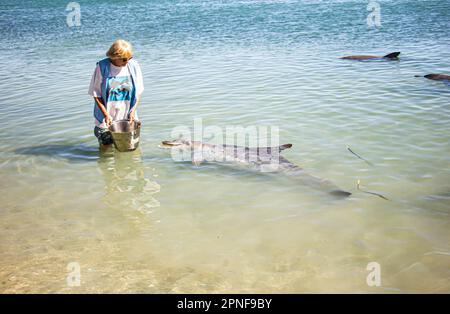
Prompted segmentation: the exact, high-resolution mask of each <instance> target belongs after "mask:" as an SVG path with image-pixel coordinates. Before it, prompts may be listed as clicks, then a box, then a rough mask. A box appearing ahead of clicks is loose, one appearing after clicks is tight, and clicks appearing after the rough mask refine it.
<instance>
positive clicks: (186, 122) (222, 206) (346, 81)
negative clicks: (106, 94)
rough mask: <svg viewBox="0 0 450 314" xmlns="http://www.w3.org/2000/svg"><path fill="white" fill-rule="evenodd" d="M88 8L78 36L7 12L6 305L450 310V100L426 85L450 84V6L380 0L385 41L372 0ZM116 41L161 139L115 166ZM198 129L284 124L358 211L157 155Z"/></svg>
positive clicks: (289, 153) (57, 24)
mask: <svg viewBox="0 0 450 314" xmlns="http://www.w3.org/2000/svg"><path fill="white" fill-rule="evenodd" d="M79 3H80V6H81V14H82V15H81V26H80V27H74V28H70V27H68V26H67V24H66V14H67V12H65V7H66V5H67V2H64V1H19V2H15V3H14V4H9V3H8V4H6V3H5V1H0V26H1V29H2V30H3V32H2V33H3V34H2V37H1V39H0V41H1V44H2V48H3V50H2V51H3V55H2V58H1V59H0V74H1V75H2V76H3V77H4V87H5V88H4V91H5V95H4V96H3V97H2V99H1V100H0V114H1V117H2V119H3V123H2V124H1V125H0V149H1V155H0V169H1V179H0V186H1V189H2V193H1V195H0V217H1V218H0V224H1V225H0V291H2V292H333V291H337V292H417V291H420V292H449V290H450V277H449V273H448V271H449V266H450V257H449V255H450V246H449V241H448V239H449V238H450V231H449V222H450V218H449V211H450V181H449V175H450V169H449V162H450V157H449V156H450V154H449V153H450V143H449V138H450V129H449V125H450V124H449V123H450V106H449V97H450V86H448V85H446V84H444V83H442V82H434V81H429V80H426V79H424V78H416V77H414V75H416V74H427V73H447V74H448V73H450V64H449V62H448V60H450V49H449V48H450V2H448V1H379V3H380V5H381V14H382V15H381V23H382V25H381V27H380V28H379V29H373V28H368V27H367V24H366V16H367V14H368V13H369V12H368V11H367V10H366V6H367V1H344V0H343V1H260V2H251V1H214V2H213V1H151V2H145V1H136V2H133V3H129V2H126V1H114V2H110V1H108V2H106V1H96V2H87V1H79ZM99 12H102V15H99ZM117 37H123V38H125V39H127V40H129V41H131V42H132V43H133V44H134V46H135V50H136V53H135V57H136V59H137V60H138V61H139V62H140V64H141V67H142V69H143V73H144V83H145V87H146V90H145V94H144V98H143V100H142V104H141V107H140V108H139V114H140V117H141V120H142V123H143V130H142V133H141V135H142V140H141V147H140V149H139V150H137V151H135V152H133V153H117V152H114V153H113V154H111V153H109V154H106V155H102V156H100V154H99V153H98V149H97V142H96V139H95V138H94V136H93V132H92V129H93V118H92V106H93V104H92V101H91V99H90V98H89V96H87V89H88V85H89V80H90V76H91V74H92V71H93V69H94V66H95V62H96V61H98V60H99V59H101V58H102V57H103V56H104V53H105V52H106V50H107V48H108V47H109V45H110V44H111V42H112V41H113V40H114V39H116V38H117ZM392 51H401V52H402V54H401V55H400V57H401V58H400V61H398V62H380V61H371V62H351V61H346V60H340V59H339V57H341V56H344V55H350V54H374V55H383V54H387V53H389V52H392ZM194 119H202V122H203V125H204V126H205V127H206V126H216V127H219V128H222V129H224V130H225V128H226V127H228V126H242V127H248V126H267V125H271V126H277V127H279V130H280V142H282V143H292V144H293V147H292V148H291V149H290V150H286V151H284V152H283V156H285V157H286V158H288V159H289V160H290V161H292V162H294V163H297V164H299V165H301V166H302V167H303V168H304V169H305V170H306V171H307V172H308V173H311V174H313V175H316V176H319V177H323V178H327V179H330V180H331V181H333V182H334V183H336V184H337V185H339V186H340V187H341V188H343V189H346V190H349V191H351V192H353V195H352V196H351V197H350V198H349V199H346V200H336V199H333V198H332V197H330V196H328V195H326V194H324V193H321V192H320V191H316V190H313V189H310V188H307V187H305V186H303V185H301V184H299V183H298V182H295V181H292V180H289V179H287V178H284V177H283V176H282V175H280V176H276V175H266V174H258V173H254V172H251V171H246V170H245V169H242V168H241V167H239V168H232V167H224V166H222V165H218V164H214V163H209V164H208V163H205V164H202V165H200V166H199V167H195V166H192V165H190V164H189V163H176V162H174V161H173V160H172V159H171V156H170V152H168V151H166V150H162V149H160V148H158V144H159V143H160V141H161V140H165V139H168V138H170V137H171V131H172V130H173V129H174V128H175V127H177V126H187V127H192V126H193V124H194ZM347 146H349V147H350V148H351V149H353V150H354V151H355V152H357V153H358V154H360V155H361V156H363V157H364V158H366V159H367V160H369V161H370V162H371V163H373V165H374V166H370V165H368V164H367V163H365V162H364V161H362V160H360V159H358V158H356V157H355V156H354V155H352V154H350V153H349V152H348V150H347V149H346V148H347ZM358 179H359V180H361V182H362V184H363V185H364V188H365V189H366V190H369V191H376V192H378V193H381V194H383V195H385V196H386V197H387V198H389V200H390V201H385V200H383V199H381V198H379V197H376V196H374V195H370V194H366V193H362V192H359V191H357V190H356V182H357V180H358ZM373 261H375V262H377V263H379V264H380V266H381V274H382V285H381V287H369V286H368V285H367V284H366V276H367V275H368V274H369V271H367V270H366V266H367V264H368V263H370V262H373ZM70 262H76V263H79V265H80V269H81V286H79V287H70V286H68V285H67V283H66V277H67V275H68V271H67V269H66V266H67V264H68V263H70Z"/></svg>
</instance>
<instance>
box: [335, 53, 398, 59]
mask: <svg viewBox="0 0 450 314" xmlns="http://www.w3.org/2000/svg"><path fill="white" fill-rule="evenodd" d="M399 54H400V51H398V52H391V53H390V54H387V55H385V56H367V55H356V56H346V57H342V58H341V59H345V60H359V61H364V60H380V59H386V60H398V55H399Z"/></svg>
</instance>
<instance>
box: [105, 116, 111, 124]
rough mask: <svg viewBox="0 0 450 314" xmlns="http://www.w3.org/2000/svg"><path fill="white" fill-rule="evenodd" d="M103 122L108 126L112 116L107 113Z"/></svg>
mask: <svg viewBox="0 0 450 314" xmlns="http://www.w3.org/2000/svg"><path fill="white" fill-rule="evenodd" d="M105 123H106V125H107V126H110V125H111V123H112V118H111V116H110V115H109V114H107V115H106V116H105Z"/></svg>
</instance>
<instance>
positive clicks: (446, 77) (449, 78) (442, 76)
mask: <svg viewBox="0 0 450 314" xmlns="http://www.w3.org/2000/svg"><path fill="white" fill-rule="evenodd" d="M415 77H424V78H427V79H429V80H433V81H449V82H450V75H446V74H427V75H423V76H422V75H415Z"/></svg>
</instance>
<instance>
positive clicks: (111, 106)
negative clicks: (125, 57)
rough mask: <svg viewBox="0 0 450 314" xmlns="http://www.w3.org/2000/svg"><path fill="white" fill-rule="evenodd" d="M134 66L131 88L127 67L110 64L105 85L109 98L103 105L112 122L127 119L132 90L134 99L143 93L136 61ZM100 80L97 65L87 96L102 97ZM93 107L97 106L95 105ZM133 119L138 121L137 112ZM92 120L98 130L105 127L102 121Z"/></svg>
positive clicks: (140, 73) (99, 71)
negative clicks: (134, 93) (134, 91)
mask: <svg viewBox="0 0 450 314" xmlns="http://www.w3.org/2000/svg"><path fill="white" fill-rule="evenodd" d="M135 64H136V75H137V77H135V78H134V86H133V84H132V81H131V76H130V72H129V70H128V66H123V67H118V66H115V65H114V64H112V63H111V66H110V71H109V77H108V81H107V85H106V86H107V88H108V90H109V96H108V100H107V102H106V104H104V105H105V108H106V111H107V112H108V114H109V115H110V116H111V118H112V120H113V121H116V120H123V119H128V112H129V110H130V102H131V93H132V91H133V88H135V89H136V97H139V96H141V94H142V92H143V91H144V83H143V80H142V72H141V68H140V67H139V64H138V63H137V62H136V61H135ZM102 80H103V77H102V73H101V70H100V66H99V65H98V64H97V67H96V68H95V71H94V74H93V75H92V79H91V84H90V86H89V95H91V96H92V97H99V98H101V97H102V88H101V86H102ZM95 105H96V106H97V104H95ZM135 119H137V120H138V119H139V118H138V116H137V112H136V114H135ZM94 120H95V125H96V126H98V127H100V128H106V127H107V125H106V123H105V120H104V119H103V121H97V119H94Z"/></svg>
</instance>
